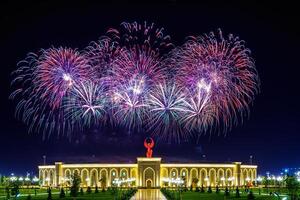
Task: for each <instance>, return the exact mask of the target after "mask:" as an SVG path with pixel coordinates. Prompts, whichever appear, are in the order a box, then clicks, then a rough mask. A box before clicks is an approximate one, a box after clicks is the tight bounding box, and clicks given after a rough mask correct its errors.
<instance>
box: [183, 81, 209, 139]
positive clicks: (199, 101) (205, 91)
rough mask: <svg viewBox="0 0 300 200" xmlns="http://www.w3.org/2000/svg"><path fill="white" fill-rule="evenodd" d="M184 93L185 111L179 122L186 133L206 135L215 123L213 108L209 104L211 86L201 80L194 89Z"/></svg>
mask: <svg viewBox="0 0 300 200" xmlns="http://www.w3.org/2000/svg"><path fill="white" fill-rule="evenodd" d="M186 93H187V95H186V98H185V101H184V108H185V109H184V113H183V114H182V115H181V119H180V120H181V122H182V124H183V125H184V128H185V129H186V131H188V132H190V133H193V132H197V133H200V134H202V133H206V131H207V130H208V128H209V127H210V126H212V125H213V124H214V121H215V116H214V115H215V110H214V107H215V106H214V105H213V104H212V103H211V102H210V98H211V84H208V83H205V81H204V80H203V79H201V80H200V81H199V82H198V84H197V86H196V88H195V89H190V90H189V91H186Z"/></svg>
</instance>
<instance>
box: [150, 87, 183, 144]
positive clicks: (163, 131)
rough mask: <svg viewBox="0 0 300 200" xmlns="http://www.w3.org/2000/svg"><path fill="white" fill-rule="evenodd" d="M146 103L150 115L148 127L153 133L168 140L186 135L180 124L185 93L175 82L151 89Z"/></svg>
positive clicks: (177, 139)
mask: <svg viewBox="0 0 300 200" xmlns="http://www.w3.org/2000/svg"><path fill="white" fill-rule="evenodd" d="M147 104H148V105H149V115H150V116H149V125H148V129H149V130H150V131H151V132H153V133H154V135H156V136H159V137H161V138H162V139H166V140H168V141H169V142H170V141H172V140H175V141H180V140H181V138H186V137H188V135H187V134H186V132H184V131H182V128H181V124H180V119H181V118H182V115H183V114H184V112H185V111H186V110H185V95H184V93H183V92H182V91H181V90H180V89H179V88H177V87H176V86H175V84H173V85H168V84H167V83H164V84H159V85H158V86H157V87H156V88H155V89H154V90H152V91H151V93H150V95H149V99H148V102H147Z"/></svg>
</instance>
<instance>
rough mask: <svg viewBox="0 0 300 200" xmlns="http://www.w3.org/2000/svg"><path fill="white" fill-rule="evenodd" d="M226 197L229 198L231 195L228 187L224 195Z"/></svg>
mask: <svg viewBox="0 0 300 200" xmlns="http://www.w3.org/2000/svg"><path fill="white" fill-rule="evenodd" d="M224 195H225V196H229V195H230V193H229V189H228V187H227V186H226V188H225V193H224Z"/></svg>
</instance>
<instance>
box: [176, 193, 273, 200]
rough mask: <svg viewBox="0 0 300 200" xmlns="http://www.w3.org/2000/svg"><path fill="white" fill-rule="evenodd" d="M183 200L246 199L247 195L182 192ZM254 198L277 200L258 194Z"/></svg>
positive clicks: (257, 199)
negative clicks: (239, 196)
mask: <svg viewBox="0 0 300 200" xmlns="http://www.w3.org/2000/svg"><path fill="white" fill-rule="evenodd" d="M182 199H183V200H193V199H201V200H225V199H226V200H232V199H235V200H237V199H239V200H246V199H247V196H245V195H241V198H236V197H235V194H230V196H229V197H225V196H224V194H222V193H220V194H215V193H211V194H208V193H200V192H191V191H188V192H184V193H183V194H182ZM255 199H256V200H277V199H276V198H275V197H272V196H259V195H255Z"/></svg>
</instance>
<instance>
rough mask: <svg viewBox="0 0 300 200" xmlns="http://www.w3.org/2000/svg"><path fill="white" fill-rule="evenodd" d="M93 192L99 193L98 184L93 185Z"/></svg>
mask: <svg viewBox="0 0 300 200" xmlns="http://www.w3.org/2000/svg"><path fill="white" fill-rule="evenodd" d="M95 193H99V190H98V186H97V185H96V187H95Z"/></svg>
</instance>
